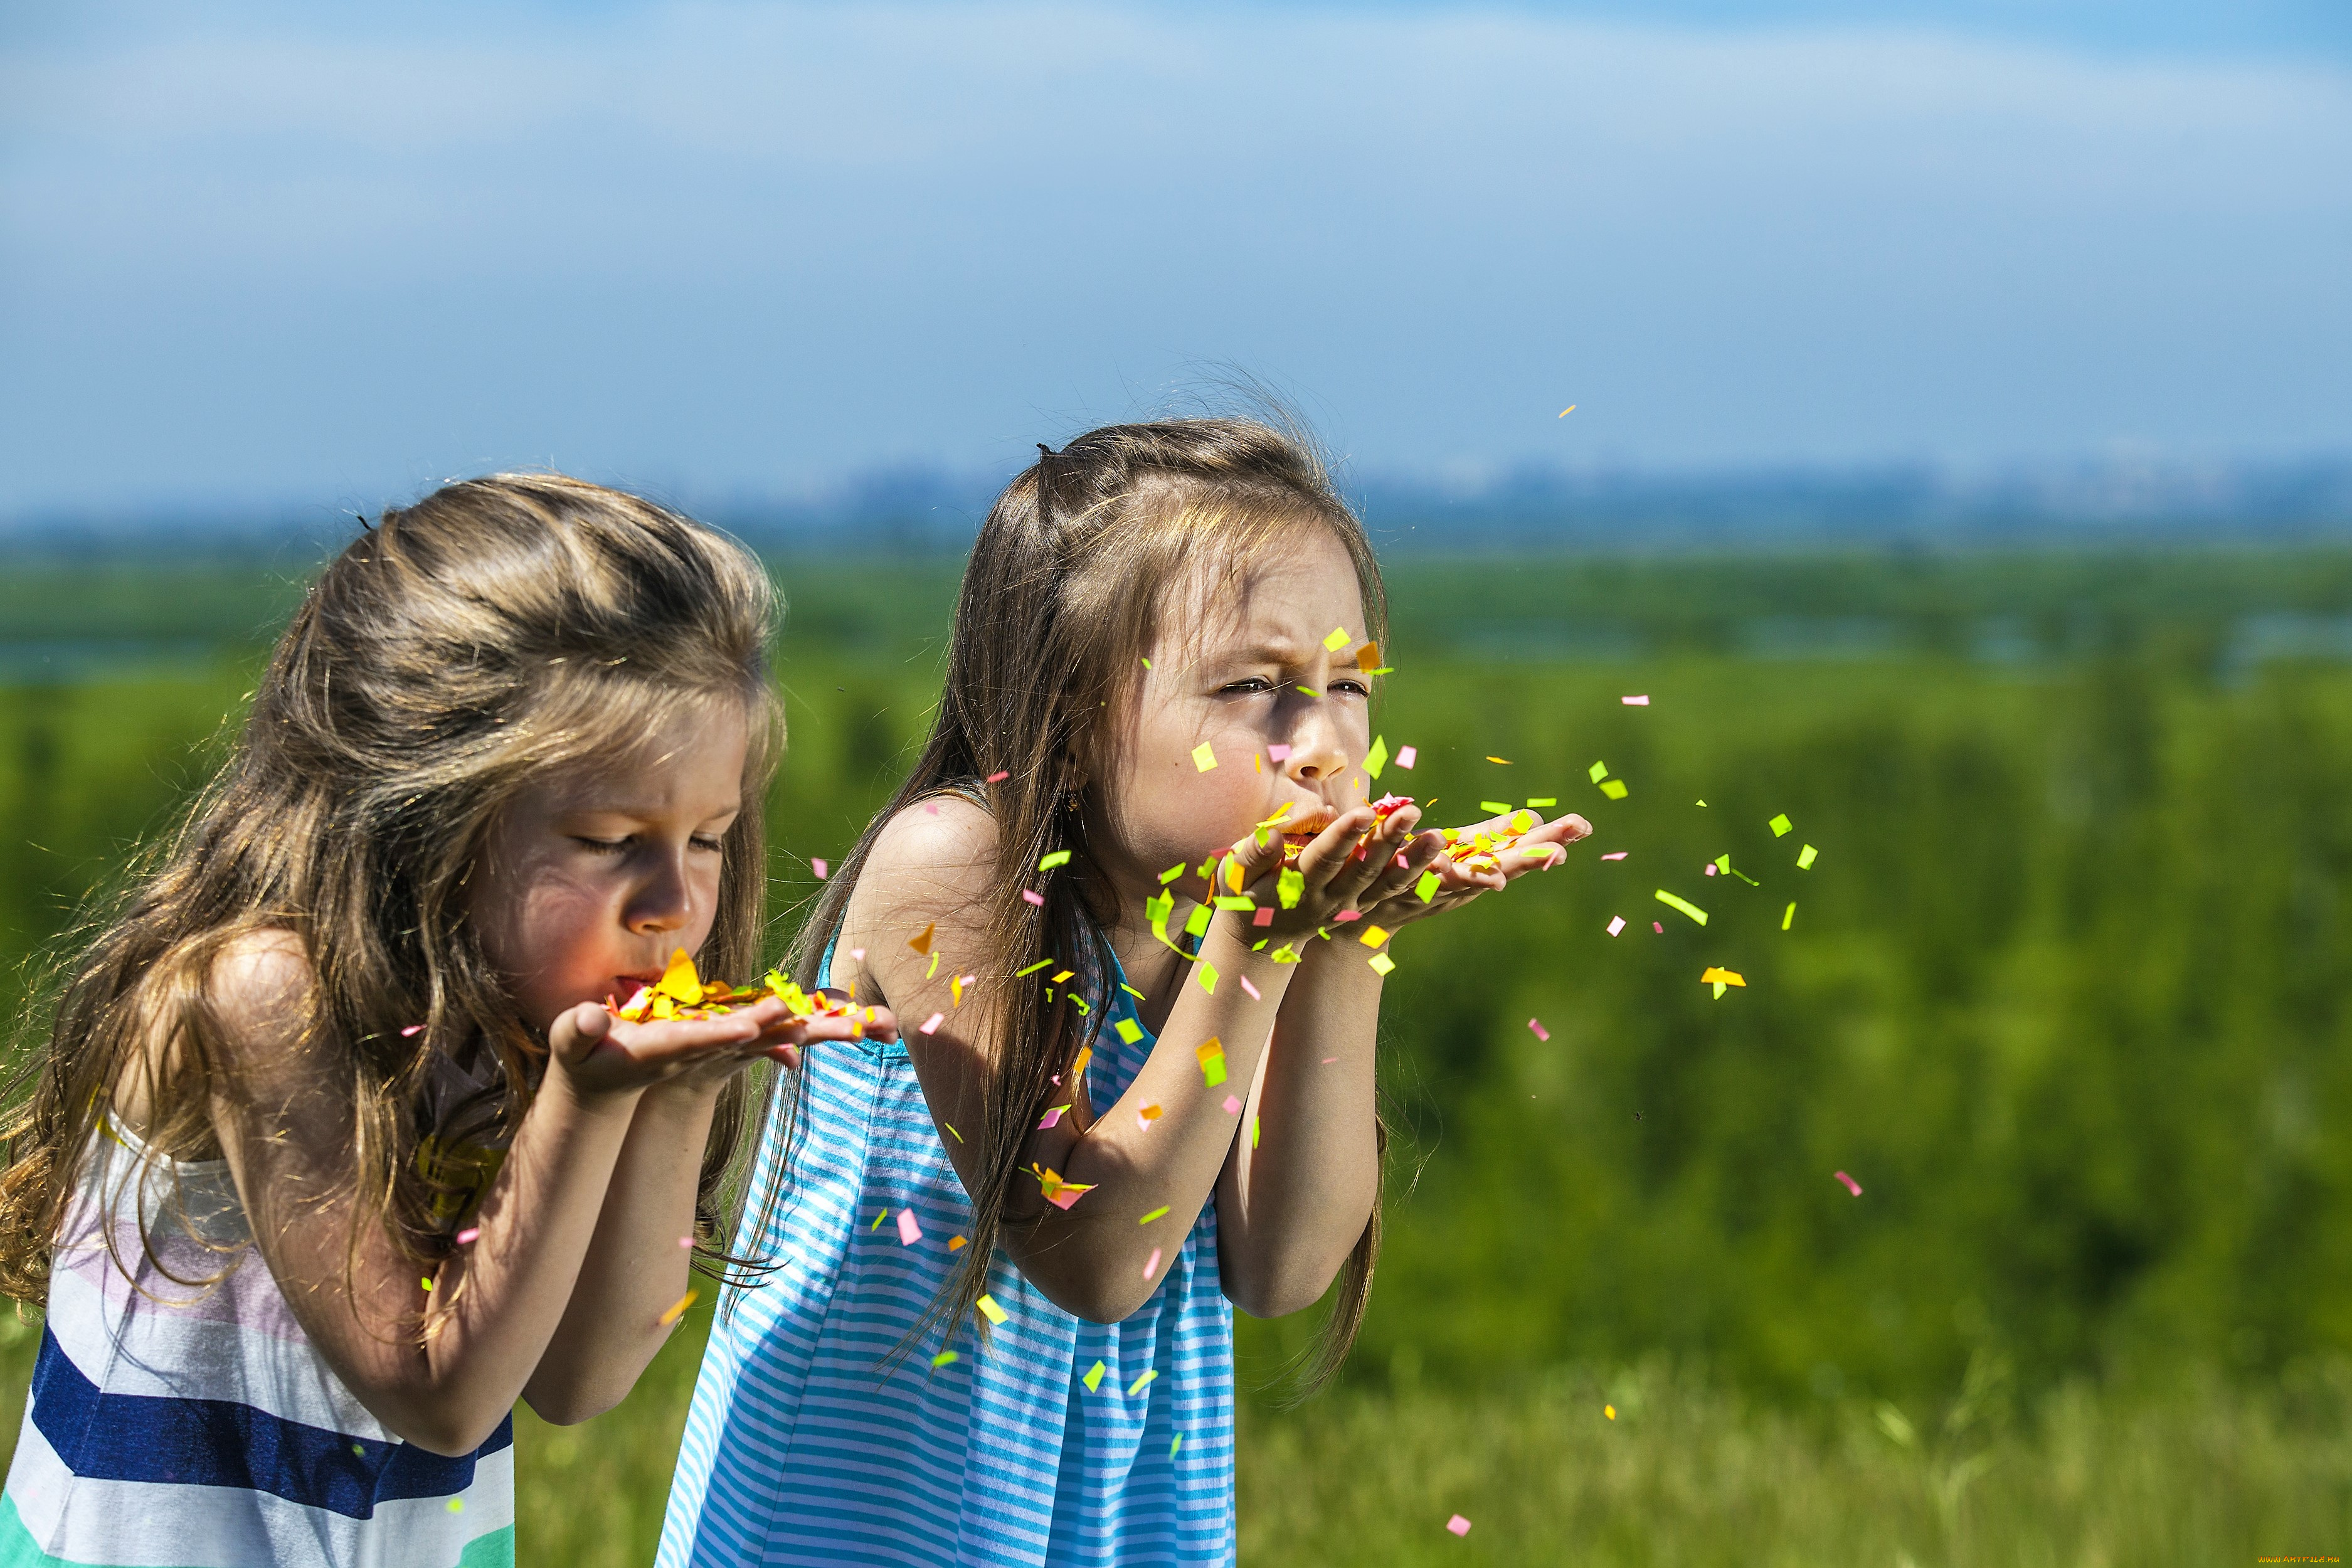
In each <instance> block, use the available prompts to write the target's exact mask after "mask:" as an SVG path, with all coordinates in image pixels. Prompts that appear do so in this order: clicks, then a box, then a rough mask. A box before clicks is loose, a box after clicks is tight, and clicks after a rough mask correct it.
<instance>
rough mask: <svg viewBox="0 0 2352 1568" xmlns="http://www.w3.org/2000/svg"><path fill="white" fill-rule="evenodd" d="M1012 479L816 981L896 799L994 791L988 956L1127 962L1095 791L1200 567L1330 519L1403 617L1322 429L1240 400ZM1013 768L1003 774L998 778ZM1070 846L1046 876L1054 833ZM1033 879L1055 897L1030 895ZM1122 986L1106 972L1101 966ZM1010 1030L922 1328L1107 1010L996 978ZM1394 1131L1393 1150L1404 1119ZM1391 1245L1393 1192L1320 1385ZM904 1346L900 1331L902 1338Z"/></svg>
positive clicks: (1114, 437)
mask: <svg viewBox="0 0 2352 1568" xmlns="http://www.w3.org/2000/svg"><path fill="white" fill-rule="evenodd" d="M1039 451H1040V453H1041V454H1044V455H1042V456H1041V458H1040V459H1039V461H1038V462H1037V463H1036V464H1035V465H1034V466H1032V467H1031V468H1027V469H1025V470H1024V471H1023V472H1022V473H1021V474H1020V475H1018V476H1017V477H1015V478H1014V479H1013V482H1012V483H1011V484H1010V485H1008V486H1007V487H1006V488H1005V489H1004V492H1003V495H1001V496H999V497H998V498H997V500H996V504H995V505H994V506H993V507H992V508H991V509H990V510H989V514H988V521H987V522H986V523H985V524H984V525H983V526H982V529H981V532H980V539H979V541H978V542H977V543H976V544H975V545H974V546H973V548H972V552H971V562H970V563H969V564H968V565H967V566H966V567H965V569H964V575H963V587H962V592H961V596H960V597H959V599H958V602H957V605H956V616H955V629H954V633H953V636H952V638H951V640H950V647H949V653H948V670H947V683H946V689H945V690H944V691H943V692H942V694H941V696H940V710H939V718H938V721H937V722H936V723H935V724H934V726H933V727H932V730H931V735H930V739H929V742H928V743H927V744H926V745H925V746H924V748H923V752H922V756H921V758H920V760H919V761H918V762H917V763H916V764H915V768H914V772H913V773H912V774H911V775H910V776H909V777H908V780H907V781H906V783H905V784H902V785H901V786H900V787H899V790H898V794H897V795H896V796H894V797H893V798H892V800H891V802H890V804H889V805H887V806H886V807H884V808H883V810H882V811H881V813H880V814H879V815H877V816H876V817H875V818H874V819H873V821H872V823H871V824H869V825H868V826H867V827H866V832H865V835H864V836H863V837H861V838H859V840H858V842H857V845H856V848H854V849H852V850H851V851H850V853H849V856H848V858H846V859H845V861H844V862H843V866H842V869H841V870H840V871H839V872H838V873H836V874H835V878H834V879H833V880H832V882H831V883H830V884H829V885H828V887H827V888H826V889H825V891H824V896H823V897H822V898H821V899H820V900H819V901H818V903H817V906H816V909H815V911H814V914H813V915H812V916H811V917H810V919H809V921H807V923H806V924H805V925H803V928H802V929H801V931H800V934H799V936H798V938H797V939H796V941H795V942H794V944H793V954H792V959H791V963H792V965H793V972H794V973H795V975H796V976H797V977H798V979H799V980H800V982H801V983H802V984H814V981H815V978H816V975H815V973H814V972H815V969H816V967H817V965H818V963H820V962H821V960H822V958H823V956H824V952H825V950H826V948H827V946H828V944H829V943H831V942H832V941H833V939H834V937H835V935H836V933H838V931H840V929H841V923H842V919H843V916H844V914H845V911H846V910H847V909H848V905H849V899H850V895H851V892H852V891H853V889H855V887H856V880H857V874H858V872H859V871H860V870H861V869H862V868H864V866H865V864H866V856H867V854H868V853H869V852H870V851H871V850H872V848H873V846H874V842H875V839H876V838H877V837H878V836H879V835H880V833H881V831H882V828H883V827H884V826H885V825H887V823H888V822H889V820H890V819H891V818H892V817H893V816H896V815H897V814H898V812H900V811H902V810H905V809H906V808H907V807H908V806H909V805H913V804H914V803H916V802H917V801H919V800H921V799H923V798H925V797H926V796H931V795H941V794H945V793H950V792H953V793H960V794H964V795H970V796H971V797H972V798H974V799H976V800H979V801H981V802H982V804H984V805H986V806H987V808H988V809H989V810H990V811H991V812H992V814H993V816H994V817H995V819H996V828H997V874H996V877H995V879H994V886H995V888H996V889H998V891H997V893H996V895H995V896H994V900H993V908H992V910H991V911H990V921H989V925H988V930H987V935H986V939H985V951H983V952H982V953H980V954H978V955H977V960H978V962H977V963H976V968H977V969H978V972H979V973H982V975H993V976H1004V975H1010V974H1012V973H1013V972H1014V971H1016V970H1019V969H1023V968H1024V967H1026V966H1028V965H1030V964H1033V963H1036V962H1037V961H1038V960H1040V959H1043V958H1049V957H1050V958H1055V959H1058V960H1060V961H1062V962H1063V963H1066V964H1068V965H1070V966H1071V967H1075V968H1079V969H1081V970H1087V969H1089V967H1091V973H1095V974H1096V975H1097V976H1099V977H1101V978H1102V980H1103V981H1104V982H1106V983H1107V982H1108V976H1109V975H1110V974H1111V973H1113V960H1112V957H1111V954H1110V952H1109V950H1108V943H1107V942H1105V940H1104V938H1103V936H1102V934H1101V932H1102V929H1103V928H1104V927H1105V926H1106V925H1108V923H1110V921H1112V919H1113V918H1114V916H1115V915H1116V912H1117V911H1116V910H1112V909H1110V908H1108V907H1106V904H1105V900H1107V899H1108V889H1107V887H1106V885H1105V883H1104V881H1103V879H1101V877H1100V876H1099V874H1098V873H1097V871H1096V868H1094V866H1093V864H1092V861H1091V858H1090V857H1089V855H1088V849H1087V825H1088V823H1089V821H1090V819H1093V818H1094V816H1095V811H1094V809H1093V808H1094V807H1095V805H1097V800H1096V795H1095V792H1097V790H1099V788H1100V787H1101V784H1102V781H1103V780H1104V779H1106V778H1108V777H1109V776H1110V774H1111V764H1112V763H1113V762H1114V761H1115V759H1116V758H1117V756H1118V752H1119V749H1120V747H1121V746H1122V744H1123V742H1124V739H1125V735H1126V731H1127V726H1128V723H1129V720H1130V718H1131V712H1132V707H1133V703H1134V700H1135V698H1136V694H1137V690H1138V687H1139V676H1140V674H1141V668H1142V664H1141V659H1142V656H1143V655H1144V654H1146V653H1148V652H1149V651H1150V648H1151V647H1152V645H1153V642H1154V640H1155V638H1156V637H1157V636H1158V634H1159V632H1160V627H1161V626H1162V624H1163V622H1164V620H1165V619H1166V610H1167V605H1166V604H1165V595H1166V592H1167V590H1168V589H1169V588H1170V587H1171V585H1174V584H1187V583H1191V582H1193V581H1196V580H1197V576H1196V574H1200V573H1201V572H1202V570H1203V569H1205V570H1206V573H1207V574H1208V576H1209V579H1210V581H1211V583H1212V584H1223V585H1228V586H1232V587H1236V588H1240V587H1245V585H1246V580H1247V577H1248V574H1249V572H1250V569H1251V568H1252V566H1253V565H1255V563H1256V562H1257V561H1258V560H1259V559H1260V558H1261V557H1262V556H1263V554H1264V553H1265V552H1266V551H1268V550H1269V549H1271V548H1273V547H1274V546H1275V545H1276V543H1277V542H1279V541H1280V540H1281V539H1282V538H1284V537H1285V536H1286V535H1287V534H1288V532H1289V531H1291V530H1293V529H1296V528H1297V527H1300V526H1302V525H1304V526H1316V525H1319V526H1321V527H1324V528H1327V529H1328V530H1330V531H1331V532H1332V534H1333V535H1334V536H1335V537H1336V538H1338V540H1339V542H1340V543H1341V544H1342V545H1343V546H1345V547H1346V549H1347V551H1348V553H1349V558H1350V559H1351V560H1352V561H1353V562H1354V563H1355V569H1356V579H1357V584H1358V586H1359V588H1360V591H1361V594H1362V596H1363V603H1364V614H1365V616H1366V618H1367V624H1368V629H1369V632H1370V636H1371V637H1373V638H1374V639H1375V640H1378V639H1380V638H1381V637H1383V636H1384V634H1385V611H1386V601H1385V598H1384V595H1383V594H1382V591H1381V577H1380V568H1379V566H1378V565H1377V563H1375V562H1374V560H1373V558H1372V550H1371V545H1370V541H1369V540H1367V539H1366V537H1365V534H1364V530H1363V525H1362V524H1361V523H1360V522H1359V521H1357V519H1356V517H1355V514H1354V513H1353V512H1351V511H1350V510H1349V509H1348V506H1347V504H1346V503H1345V502H1344V501H1343V500H1340V499H1339V493H1338V491H1337V490H1336V489H1334V488H1333V486H1332V483H1331V480H1330V477H1329V474H1328V471H1327V469H1326V468H1325V466H1324V465H1323V463H1322V462H1321V461H1320V460H1319V459H1318V458H1317V456H1316V455H1315V452H1314V449H1313V447H1312V446H1311V445H1310V444H1309V443H1308V442H1307V440H1306V439H1304V438H1303V437H1300V436H1298V435H1286V434H1284V433H1283V432H1280V431H1277V430H1276V429H1274V428H1272V427H1270V426H1267V425H1265V424H1262V423H1257V422H1255V421H1249V420H1240V419H1184V420H1171V421H1164V422H1160V423H1156V424H1146V425H1115V426H1107V427H1105V428H1103V429H1099V430H1095V431H1091V432H1089V433H1088V434H1087V435H1084V436H1081V437H1077V438H1076V440H1073V441H1072V442H1070V443H1069V445H1068V446H1066V447H1064V448H1063V449H1062V450H1061V451H1060V452H1058V453H1045V448H1044V447H1040V448H1039ZM996 773H1004V774H1006V775H1007V776H1006V777H1005V778H1004V779H1003V780H1002V781H1000V782H998V783H996V784H984V783H983V781H985V780H987V779H989V778H990V777H992V775H994V774H996ZM1061 849H1066V850H1068V851H1070V860H1069V864H1068V865H1067V866H1066V867H1063V868H1059V869H1056V870H1054V871H1051V872H1048V873H1046V874H1045V876H1044V877H1043V878H1039V877H1037V876H1035V875H1034V873H1033V871H1032V868H1034V867H1036V866H1037V865H1038V863H1039V862H1040V860H1041V859H1042V858H1044V857H1045V856H1046V855H1047V854H1048V853H1050V852H1052V851H1055V850H1061ZM1024 886H1035V887H1037V888H1039V889H1040V890H1041V891H1042V892H1043V894H1044V897H1045V903H1044V904H1043V905H1042V906H1032V905H1031V904H1029V903H1028V902H1027V901H1026V900H1024V899H1022V898H1021V896H1020V891H1021V889H1022V888H1023V887H1024ZM1104 988H1105V989H1108V985H1107V984H1105V986H1104ZM982 994H983V996H984V997H985V1002H984V1005H985V1006H986V1007H987V1008H988V1010H989V1011H988V1015H987V1022H988V1023H989V1024H990V1025H991V1026H992V1028H993V1031H994V1036H995V1038H996V1040H997V1041H998V1055H997V1057H996V1058H995V1071H994V1073H993V1075H992V1078H991V1079H990V1081H989V1083H988V1085H987V1087H986V1090H985V1095H984V1104H985V1106H986V1115H985V1118H984V1120H983V1121H982V1127H981V1129H980V1131H979V1132H978V1134H977V1135H976V1136H975V1137H974V1138H973V1139H972V1140H971V1142H972V1143H973V1146H974V1148H975V1149H976V1150H977V1151H978V1153H979V1169H980V1172H981V1174H980V1177H979V1181H978V1183H977V1184H976V1186H975V1187H974V1189H973V1190H972V1192H971V1205H972V1222H971V1223H972V1237H971V1239H972V1245H971V1247H970V1248H969V1250H968V1251H967V1252H966V1255H965V1259H964V1262H963V1265H962V1267H961V1270H960V1271H959V1273H958V1274H957V1276H956V1277H955V1279H954V1280H953V1281H952V1282H951V1283H950V1285H949V1286H948V1288H947V1289H946V1290H945V1292H944V1293H943V1294H942V1296H941V1298H940V1300H938V1301H935V1302H934V1303H933V1304H932V1310H931V1312H930V1313H929V1314H927V1315H926V1317H925V1318H924V1320H923V1321H921V1322H920V1323H919V1324H918V1325H917V1328H916V1331H915V1334H914V1335H910V1336H909V1339H910V1341H911V1340H912V1339H913V1338H914V1337H917V1336H919V1335H921V1334H923V1333H925V1332H927V1331H928V1330H929V1328H930V1327H931V1326H932V1324H933V1323H934V1322H938V1321H944V1322H947V1323H950V1324H952V1323H956V1322H960V1321H962V1318H963V1315H964V1313H966V1312H967V1311H969V1310H971V1307H972V1304H973V1302H974V1301H975V1300H977V1299H978V1297H979V1296H980V1294H981V1292H982V1290H984V1289H987V1283H986V1281H987V1273H988V1268H989V1262H990V1258H991V1256H992V1250H993V1247H994V1243H995V1241H996V1238H997V1236H998V1233H999V1231H1000V1230H1001V1228H1002V1227H1003V1226H1004V1225H1005V1224H1006V1223H1008V1218H1007V1213H1006V1204H1007V1199H1008V1196H1009V1194H1011V1192H1012V1191H1013V1183H1014V1182H1015V1181H1016V1180H1017V1179H1019V1177H1020V1173H1021V1170H1022V1165H1021V1157H1022V1151H1023V1148H1024V1145H1025V1144H1026V1142H1027V1141H1028V1137H1029V1133H1030V1130H1031V1129H1032V1128H1034V1126H1035V1124H1036V1121H1037V1115H1038V1111H1039V1109H1040V1108H1041V1107H1043V1106H1044V1105H1045V1100H1046V1096H1047V1094H1048V1092H1049V1091H1050V1090H1051V1089H1053V1087H1054V1086H1053V1078H1054V1075H1055V1074H1057V1073H1059V1072H1061V1071H1063V1070H1064V1069H1065V1068H1067V1067H1068V1066H1069V1065H1070V1063H1071V1061H1072V1060H1073V1058H1075V1057H1076V1054H1077V1052H1078V1050H1079V1049H1080V1048H1081V1047H1084V1046H1086V1045H1087V1044H1089V1043H1090V1042H1091V1039H1092V1037H1093V1035H1094V1033H1095V1032H1096V1030H1097V1029H1098V1028H1099V1026H1100V1020H1101V1018H1102V1016H1103V1012H1102V1010H1101V1009H1097V1010H1096V1011H1095V1012H1094V1013H1092V1014H1090V1015H1087V1016H1085V1017H1084V1018H1080V1017H1076V1016H1073V1014H1072V1011H1071V1009H1069V1008H1066V1007H1050V1006H1048V1005H1046V1003H1045V998H1044V994H1043V993H1042V992H1041V991H1040V990H1039V988H1037V987H1035V986H1034V985H1015V984H999V985H993V986H989V985H983V987H982ZM797 1096H798V1085H797V1083H796V1082H794V1083H793V1084H791V1085H789V1086H788V1087H786V1088H785V1089H783V1094H782V1105H781V1108H780V1109H779V1108H777V1107H774V1106H772V1107H771V1113H772V1114H775V1115H778V1116H780V1117H781V1123H782V1134H781V1136H782V1140H783V1142H784V1145H785V1148H784V1155H785V1158H784V1159H782V1160H780V1161H779V1162H778V1163H777V1166H776V1169H777V1172H778V1175H777V1181H776V1185H775V1186H772V1187H771V1188H770V1189H769V1191H768V1194H767V1196H766V1200H765V1203H766V1206H765V1207H764V1208H763V1210H762V1215H761V1222H760V1225H759V1226H758V1227H757V1228H756V1230H755V1234H757V1232H758V1231H763V1230H764V1229H765V1226H766V1220H767V1216H768V1215H770V1214H772V1210H773V1205H774V1204H775V1202H776V1200H777V1196H778V1193H777V1187H779V1186H781V1184H782V1179H783V1178H782V1173H783V1171H784V1170H785V1169H786V1168H787V1167H788V1165H789V1163H790V1153H791V1142H792V1139H793V1133H794V1131H795V1123H796V1120H797V1119H796V1117H795V1114H794V1112H795V1110H796V1100H797ZM1377 1136H1378V1138H1379V1140H1380V1142H1381V1147H1382V1149H1383V1150H1385V1148H1386V1145H1387V1129H1386V1127H1385V1126H1382V1127H1381V1128H1380V1129H1379V1130H1378V1132H1377ZM1379 1252H1380V1209H1379V1205H1378V1203H1377V1202H1376V1203H1375V1204H1374V1206H1373V1212H1372V1216H1371V1219H1370V1223H1369V1224H1367V1226H1365V1229H1364V1234H1363V1236H1362V1237H1361V1238H1360V1240H1359V1241H1358V1242H1357V1244H1356V1247H1355V1249H1354V1251H1353V1253H1352V1254H1351V1255H1350V1257H1349V1260H1348V1264H1347V1267H1346V1269H1345V1270H1344V1272H1343V1273H1342V1275H1341V1278H1340V1289H1339V1298H1338V1300H1337V1302H1336V1303H1335V1305H1334V1307H1333V1309H1332V1311H1331V1313H1330V1316H1329V1318H1328V1321H1327V1322H1326V1324H1325V1327H1324V1332H1323V1335H1322V1338H1321V1340H1320V1342H1319V1344H1318V1347H1317V1349H1316V1350H1315V1351H1314V1352H1310V1358H1309V1361H1308V1362H1307V1363H1306V1364H1305V1365H1304V1366H1303V1368H1302V1369H1301V1378H1300V1387H1301V1389H1302V1391H1311V1390H1312V1389H1313V1388H1315V1387H1318V1386H1320V1385H1321V1384H1323V1383H1324V1382H1325V1381H1327V1380H1328V1378H1329V1376H1330V1375H1331V1374H1332V1373H1334V1372H1335V1371H1336V1370H1337V1369H1338V1367H1339V1363H1340V1361H1341V1360H1342V1359H1343V1358H1344V1357H1345V1356H1346V1354H1347V1351H1348V1347H1349V1344H1351V1343H1352V1342H1354V1339H1355V1335H1356V1330H1357V1328H1358V1326H1359V1325H1360V1323H1361V1321H1362V1319H1363V1311H1364V1305H1365V1302H1366V1301H1367V1300H1369V1298H1370V1291H1371V1279H1372V1266H1373V1262H1374V1260H1375V1258H1377V1257H1378V1255H1379ZM902 1348H904V1347H903V1345H902Z"/></svg>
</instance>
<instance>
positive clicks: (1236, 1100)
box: [1225, 1094, 1242, 1116]
mask: <svg viewBox="0 0 2352 1568" xmlns="http://www.w3.org/2000/svg"><path fill="white" fill-rule="evenodd" d="M1241 1108H1242V1097H1241V1096H1240V1095H1238V1094H1229V1095H1227V1096H1225V1114H1226V1115H1227V1116H1232V1115H1234V1114H1235V1113H1236V1112H1238V1111H1239V1110H1241Z"/></svg>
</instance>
